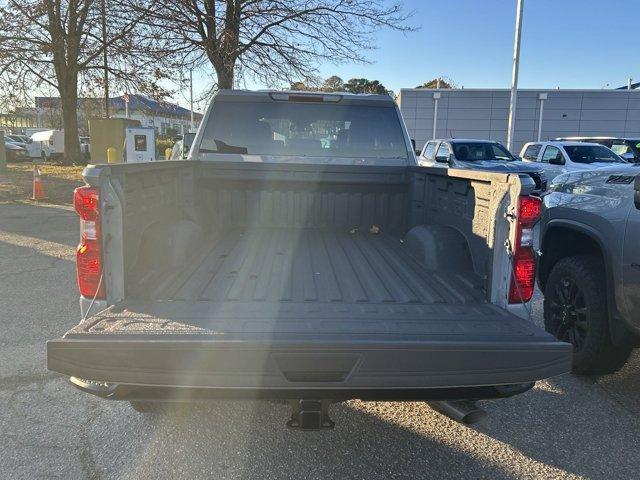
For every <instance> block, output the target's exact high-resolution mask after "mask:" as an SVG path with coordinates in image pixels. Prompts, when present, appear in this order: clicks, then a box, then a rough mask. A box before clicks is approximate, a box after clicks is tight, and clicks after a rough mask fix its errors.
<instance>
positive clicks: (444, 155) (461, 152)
mask: <svg viewBox="0 0 640 480" xmlns="http://www.w3.org/2000/svg"><path fill="white" fill-rule="evenodd" d="M418 163H419V164H420V165H422V166H426V167H439V168H464V169H469V170H483V171H490V172H509V173H522V174H526V175H528V176H530V177H531V178H532V179H533V181H534V182H535V184H536V192H537V193H541V192H544V191H545V190H546V188H547V178H546V174H545V172H544V169H543V168H541V167H540V166H538V165H531V164H529V163H525V162H522V161H520V160H519V159H518V158H516V157H514V156H513V155H511V153H510V152H509V150H507V149H506V148H505V147H504V146H503V145H502V144H500V143H499V142H494V141H489V140H468V139H453V138H451V139H442V140H431V141H429V142H427V143H425V145H424V147H423V149H422V152H421V153H420V156H419V157H418Z"/></svg>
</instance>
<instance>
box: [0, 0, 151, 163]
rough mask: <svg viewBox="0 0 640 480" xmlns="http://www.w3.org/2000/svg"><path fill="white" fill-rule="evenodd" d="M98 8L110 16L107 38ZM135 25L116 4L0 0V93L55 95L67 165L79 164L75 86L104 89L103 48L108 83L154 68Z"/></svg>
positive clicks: (108, 0) (129, 13) (80, 0)
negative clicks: (44, 92) (136, 36)
mask: <svg viewBox="0 0 640 480" xmlns="http://www.w3.org/2000/svg"><path fill="white" fill-rule="evenodd" d="M149 1H151V0H149ZM104 2H106V5H105V3H104ZM101 7H105V10H106V13H107V15H108V19H107V22H108V25H109V30H108V31H109V36H108V37H106V38H105V37H103V32H102V28H101V27H102V22H101V13H102V8H101ZM139 20H140V17H137V16H136V14H134V13H133V12H132V11H131V10H130V9H128V8H127V6H126V4H125V3H124V2H122V1H119V0H4V1H2V0H0V45H1V47H0V90H1V91H7V90H8V89H9V88H11V90H12V94H13V95H21V96H24V97H31V96H32V95H33V92H34V91H35V92H38V91H42V90H46V89H55V90H57V92H58V93H59V95H60V101H61V107H62V116H63V125H64V131H65V133H64V137H65V139H64V140H65V158H66V160H67V161H68V162H75V161H79V160H80V159H81V154H80V144H79V140H78V115H77V105H78V92H79V87H78V86H79V81H80V80H82V82H83V85H84V86H85V88H86V89H88V90H91V89H92V87H93V89H94V90H95V89H96V88H100V87H104V82H103V80H102V79H103V73H104V68H105V65H104V63H103V62H102V59H103V53H104V51H105V49H108V51H109V53H110V55H109V64H108V65H107V66H106V68H107V70H108V72H109V73H110V74H111V75H112V78H114V79H120V80H122V81H124V82H125V83H132V82H135V81H136V80H139V79H141V78H147V77H143V76H142V73H143V72H144V73H148V70H145V67H149V66H150V65H152V62H151V61H149V60H145V59H147V58H148V57H147V52H148V49H145V48H144V45H143V44H142V43H140V42H139V41H136V40H134V38H133V33H134V30H135V29H136V27H137V26H138V25H139ZM151 83H152V84H153V83H154V82H151Z"/></svg>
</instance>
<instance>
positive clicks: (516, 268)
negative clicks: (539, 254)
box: [509, 248, 536, 303]
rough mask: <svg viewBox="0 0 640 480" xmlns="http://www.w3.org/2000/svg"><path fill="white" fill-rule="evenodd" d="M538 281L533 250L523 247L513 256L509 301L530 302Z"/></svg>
mask: <svg viewBox="0 0 640 480" xmlns="http://www.w3.org/2000/svg"><path fill="white" fill-rule="evenodd" d="M535 281H536V258H535V255H534V254H533V250H532V249H530V248H523V249H522V250H520V251H518V252H517V253H516V254H515V255H514V257H513V273H512V275H511V286H510V288H509V303H521V302H528V301H529V300H531V297H533V291H534V289H535Z"/></svg>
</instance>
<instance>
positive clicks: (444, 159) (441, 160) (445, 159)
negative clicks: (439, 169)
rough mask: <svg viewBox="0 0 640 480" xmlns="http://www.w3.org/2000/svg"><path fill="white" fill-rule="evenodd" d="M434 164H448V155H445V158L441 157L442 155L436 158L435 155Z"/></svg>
mask: <svg viewBox="0 0 640 480" xmlns="http://www.w3.org/2000/svg"><path fill="white" fill-rule="evenodd" d="M436 162H438V163H449V155H447V156H442V155H440V156H438V155H436Z"/></svg>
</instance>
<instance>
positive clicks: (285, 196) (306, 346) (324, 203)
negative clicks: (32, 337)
mask: <svg viewBox="0 0 640 480" xmlns="http://www.w3.org/2000/svg"><path fill="white" fill-rule="evenodd" d="M327 132H331V137H330V138H329V140H327V137H328V133H327ZM83 176H84V179H85V181H86V182H87V185H86V186H85V187H81V188H79V189H77V190H76V191H75V195H74V205H75V209H76V211H77V212H78V214H79V215H80V217H81V219H82V222H81V226H82V227H81V228H82V230H81V245H80V247H79V248H78V250H77V257H76V259H77V280H78V286H79V289H80V294H81V300H80V302H81V310H82V321H81V322H80V323H79V324H78V325H77V326H76V327H74V328H72V329H71V330H70V331H68V332H67V333H66V334H65V335H64V337H63V338H61V339H58V340H52V341H50V342H48V345H47V361H48V368H49V369H51V370H53V371H56V372H60V373H63V374H65V375H67V376H70V377H72V382H73V384H74V385H75V386H77V387H78V388H80V389H81V390H83V391H85V392H88V393H92V394H94V395H98V396H100V397H104V398H108V399H120V400H129V401H132V402H133V406H134V408H136V409H137V410H139V411H149V410H153V409H154V407H155V404H154V402H158V401H172V400H173V401H179V400H188V399H195V398H198V399H204V398H220V397H224V396H226V397H229V396H231V397H234V398H243V397H244V398H281V399H288V400H289V401H290V403H291V404H292V416H291V419H290V420H289V422H288V425H289V426H290V427H295V428H302V429H319V428H329V427H331V426H332V424H333V422H331V421H330V419H329V417H328V416H327V415H328V411H327V409H328V406H329V404H330V403H331V402H333V401H342V400H346V399H350V398H361V399H366V400H375V399H385V400H391V399H394V400H400V401H401V400H434V399H439V400H447V399H457V400H460V399H471V398H473V399H479V398H501V397H506V396H511V395H515V394H518V393H521V392H524V391H526V390H528V389H529V388H531V386H532V385H533V383H534V382H535V381H537V380H539V379H542V378H546V377H549V376H553V375H558V374H561V373H564V372H567V371H569V369H570V366H571V346H570V345H569V344H567V343H564V342H559V341H557V340H556V339H555V338H553V336H552V335H549V334H548V333H546V332H544V331H543V330H542V329H540V328H538V327H537V326H535V325H534V324H533V323H531V322H530V321H529V320H528V319H527V314H528V309H529V307H530V305H529V302H530V300H531V297H532V295H533V290H534V286H535V269H536V262H535V256H534V251H533V246H532V238H533V236H534V235H533V232H534V229H535V228H536V224H537V221H538V218H539V215H540V208H541V200H540V199H539V198H537V197H533V196H531V195H530V194H531V193H532V192H533V190H534V188H535V185H534V182H533V181H532V180H531V179H530V178H529V177H523V178H521V177H520V176H518V175H513V174H505V173H496V172H477V171H472V170H454V169H450V170H445V169H437V168H425V167H419V166H417V165H416V158H415V154H414V153H413V150H412V145H411V142H410V140H409V137H408V135H407V132H406V129H405V128H404V125H403V122H402V121H401V118H400V112H399V110H398V107H397V106H396V104H395V103H394V101H393V100H392V99H391V98H390V97H389V96H388V95H350V94H342V93H340V94H323V93H320V94H314V93H304V92H268V91H261V92H249V91H240V90H233V91H230V90H221V91H219V92H218V93H217V94H216V95H215V96H214V97H213V99H212V102H211V104H210V105H209V107H208V109H207V113H206V115H205V117H204V119H203V121H202V123H201V126H200V127H199V129H198V132H197V134H196V138H195V139H194V144H193V147H192V148H191V151H190V154H189V158H188V159H187V161H177V162H150V163H145V164H117V165H116V164H111V165H91V166H89V167H87V168H86V169H85V170H84V174H83ZM505 246H507V247H508V248H506V247H505Z"/></svg>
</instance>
